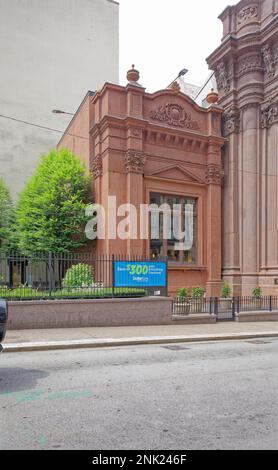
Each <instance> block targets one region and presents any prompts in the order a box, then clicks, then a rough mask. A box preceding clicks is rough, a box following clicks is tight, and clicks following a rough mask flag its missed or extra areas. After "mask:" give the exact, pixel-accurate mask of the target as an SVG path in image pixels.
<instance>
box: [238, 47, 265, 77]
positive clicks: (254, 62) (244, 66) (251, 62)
mask: <svg viewBox="0 0 278 470" xmlns="http://www.w3.org/2000/svg"><path fill="white" fill-rule="evenodd" d="M262 70H263V63H262V56H261V54H260V53H257V52H255V53H253V54H249V55H248V56H245V57H243V58H242V59H239V61H238V64H237V76H238V77H241V76H242V75H245V74H246V73H250V72H261V71H262Z"/></svg>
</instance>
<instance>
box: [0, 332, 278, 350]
mask: <svg viewBox="0 0 278 470" xmlns="http://www.w3.org/2000/svg"><path fill="white" fill-rule="evenodd" d="M256 338H278V332H277V331H276V332H257V333H223V334H221V335H192V336H163V337H162V336H160V337H159V336H152V337H151V336H150V337H144V338H119V339H113V338H107V339H101V340H100V339H96V340H71V341H47V342H40V343H35V342H33V343H31V342H30V343H14V344H12V343H11V344H6V345H4V350H3V352H4V353H13V352H30V351H54V350H61V349H99V348H112V347H123V346H142V345H148V344H171V343H197V342H207V341H237V340H244V339H256Z"/></svg>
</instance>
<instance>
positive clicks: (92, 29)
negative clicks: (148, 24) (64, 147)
mask: <svg viewBox="0 0 278 470" xmlns="http://www.w3.org/2000/svg"><path fill="white" fill-rule="evenodd" d="M118 79H119V5H118V3H117V2H114V1H112V0H0V115H6V116H11V117H13V118H18V119H21V120H24V121H30V122H33V123H35V124H39V125H42V126H46V127H50V128H55V129H60V130H61V131H64V130H65V128H66V126H67V124H68V122H69V120H70V119H71V116H65V115H56V114H52V113H51V110H52V109H62V110H65V111H69V112H75V111H76V109H77V107H78V106H79V104H80V102H81V101H82V99H83V97H84V95H85V94H86V92H87V91H88V90H95V89H98V88H100V87H101V86H102V85H103V83H104V82H106V81H109V82H115V83H117V82H118ZM61 135H62V134H61ZM61 135H60V134H59V133H56V132H52V131H46V130H42V129H38V128H35V127H32V126H28V125H25V124H20V123H17V122H14V121H11V120H7V119H4V118H2V117H0V142H1V145H0V177H3V178H4V180H5V181H6V183H7V184H8V186H9V187H10V189H11V192H12V195H13V196H14V197H16V195H17V194H18V193H19V191H20V190H21V189H22V187H23V186H24V183H25V182H26V180H27V179H28V178H29V177H30V176H31V175H32V174H33V172H34V170H35V168H36V166H37V164H38V162H39V159H40V156H41V154H42V153H44V152H48V151H49V150H50V149H51V148H52V147H55V145H56V144H57V142H58V140H59V139H60V137H61Z"/></svg>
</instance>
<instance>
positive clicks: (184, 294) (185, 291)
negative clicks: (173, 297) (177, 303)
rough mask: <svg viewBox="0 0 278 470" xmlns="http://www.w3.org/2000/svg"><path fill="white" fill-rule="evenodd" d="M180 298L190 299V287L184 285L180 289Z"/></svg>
mask: <svg viewBox="0 0 278 470" xmlns="http://www.w3.org/2000/svg"><path fill="white" fill-rule="evenodd" d="M177 297H178V299H179V300H187V299H188V289H187V288H186V287H182V288H181V289H179V290H178V295H177Z"/></svg>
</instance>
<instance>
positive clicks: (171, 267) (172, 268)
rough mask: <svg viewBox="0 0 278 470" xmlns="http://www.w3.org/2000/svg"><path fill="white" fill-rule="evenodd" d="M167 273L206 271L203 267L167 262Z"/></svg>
mask: <svg viewBox="0 0 278 470" xmlns="http://www.w3.org/2000/svg"><path fill="white" fill-rule="evenodd" d="M168 269H169V271H206V269H207V268H206V267H205V266H196V265H195V264H192V265H189V264H174V263H171V262H170V261H169V263H168Z"/></svg>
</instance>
